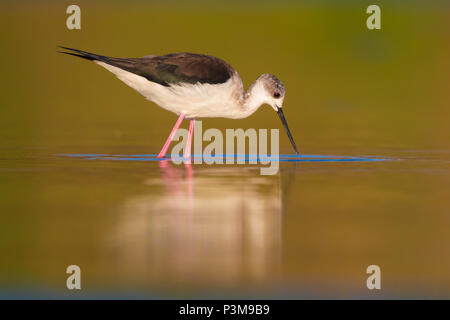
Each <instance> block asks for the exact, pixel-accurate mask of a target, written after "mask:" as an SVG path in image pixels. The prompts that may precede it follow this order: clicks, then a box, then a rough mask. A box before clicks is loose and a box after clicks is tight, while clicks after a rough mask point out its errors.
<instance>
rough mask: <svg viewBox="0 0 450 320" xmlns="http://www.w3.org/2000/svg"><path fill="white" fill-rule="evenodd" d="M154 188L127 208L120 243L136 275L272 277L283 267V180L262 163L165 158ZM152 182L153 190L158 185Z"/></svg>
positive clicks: (205, 279)
mask: <svg viewBox="0 0 450 320" xmlns="http://www.w3.org/2000/svg"><path fill="white" fill-rule="evenodd" d="M159 170H160V176H159V177H157V178H151V179H147V180H146V181H145V184H146V185H148V186H149V192H148V194H145V195H137V196H134V197H131V198H129V199H128V200H127V201H126V203H125V205H124V207H123V208H122V209H121V210H122V212H121V215H120V221H119V223H118V230H117V233H116V234H115V239H116V240H115V242H114V243H115V244H116V245H117V249H118V251H119V255H120V258H119V260H120V262H119V263H120V264H122V265H121V270H123V271H126V272H127V277H128V276H129V277H135V280H142V279H146V280H149V281H151V282H159V281H160V282H161V283H164V284H165V285H170V284H183V285H186V284H189V283H190V284H192V285H194V286H198V285H201V284H207V285H209V286H214V285H216V286H217V285H219V286H235V285H245V284H250V283H255V282H256V283H261V284H265V283H267V284H269V283H268V282H270V281H271V280H275V279H276V278H277V277H278V276H279V273H280V263H281V261H280V260H281V249H282V248H281V228H282V213H281V185H280V177H279V176H261V175H260V174H259V168H249V167H236V166H229V167H220V168H217V167H212V166H208V167H203V168H202V167H198V168H197V167H196V168H195V175H194V170H193V168H192V166H191V165H189V164H186V165H185V167H184V168H183V167H182V166H177V167H174V166H173V165H172V164H171V163H169V162H168V160H165V161H160V162H159ZM150 189H151V190H150Z"/></svg>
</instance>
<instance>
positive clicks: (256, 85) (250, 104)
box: [243, 79, 266, 117]
mask: <svg viewBox="0 0 450 320" xmlns="http://www.w3.org/2000/svg"><path fill="white" fill-rule="evenodd" d="M265 99H266V96H265V90H264V86H263V84H262V82H261V81H259V80H258V79H257V80H256V81H255V82H253V83H252V85H251V86H250V87H249V88H248V90H247V91H246V92H244V98H243V109H244V113H245V117H248V116H250V115H251V114H253V113H254V112H255V111H256V110H258V108H259V107H260V106H261V105H262V104H264V103H265Z"/></svg>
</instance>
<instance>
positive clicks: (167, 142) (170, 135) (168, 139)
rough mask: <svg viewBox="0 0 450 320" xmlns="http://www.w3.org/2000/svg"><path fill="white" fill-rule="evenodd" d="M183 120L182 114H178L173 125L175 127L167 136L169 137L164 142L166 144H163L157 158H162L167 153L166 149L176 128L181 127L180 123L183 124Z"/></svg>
mask: <svg viewBox="0 0 450 320" xmlns="http://www.w3.org/2000/svg"><path fill="white" fill-rule="evenodd" d="M183 119H184V114H180V116H179V117H178V120H177V122H176V123H175V125H174V126H173V129H172V131H171V132H170V134H169V137H168V138H167V140H166V143H164V146H163V148H162V149H161V152H160V153H159V154H158V158H164V157H165V155H166V153H167V149H169V146H170V143H171V142H172V139H173V137H174V136H175V133H176V132H177V130H178V128H179V127H180V125H181V122H183Z"/></svg>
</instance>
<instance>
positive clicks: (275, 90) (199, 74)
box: [61, 47, 298, 159]
mask: <svg viewBox="0 0 450 320" xmlns="http://www.w3.org/2000/svg"><path fill="white" fill-rule="evenodd" d="M61 48H63V49H66V50H69V51H72V52H61V53H65V54H70V55H73V56H77V57H80V58H84V59H87V60H91V61H93V62H95V63H97V64H98V65H101V66H102V67H104V68H106V69H107V70H109V71H111V72H112V73H114V74H115V75H116V76H117V77H118V78H119V79H120V80H122V81H123V82H125V83H126V84H127V85H129V86H130V87H131V88H133V89H135V90H136V91H138V92H139V93H141V94H142V95H143V96H144V97H146V98H147V99H148V100H150V101H152V102H154V103H156V104H157V105H159V106H160V107H162V108H164V109H166V110H168V111H171V112H173V113H175V114H177V115H178V120H177V122H176V123H175V126H174V127H173V129H172V131H171V132H170V135H169V137H168V138H167V140H166V142H165V144H164V146H163V148H162V149H161V152H160V153H159V155H158V157H159V158H164V157H165V155H166V152H167V149H168V148H169V145H170V143H171V141H172V139H173V137H174V135H175V132H176V130H177V129H178V128H179V126H180V124H181V122H182V121H183V119H184V118H187V119H190V123H189V133H188V138H187V143H186V148H185V153H184V158H186V159H190V157H191V144H192V135H193V130H194V123H195V119H196V118H216V117H217V118H220V117H221V118H231V119H241V118H246V117H248V116H250V115H251V114H252V113H253V112H255V111H256V110H257V109H258V108H259V107H260V106H261V105H263V104H269V105H270V106H271V107H272V108H273V109H274V110H275V111H276V112H277V113H278V116H279V117H280V119H281V122H282V123H283V125H284V127H285V128H286V132H287V135H288V137H289V140H290V141H291V143H292V146H293V147H294V150H295V152H296V153H297V154H298V151H297V147H296V145H295V142H294V139H293V138H292V135H291V132H290V131H289V127H288V124H287V122H286V119H285V117H284V114H283V109H282V106H283V100H284V95H285V89H284V86H283V84H282V83H281V81H280V80H279V79H278V78H277V77H275V76H274V75H271V74H267V73H266V74H263V75H261V76H260V77H259V78H258V79H256V81H255V82H253V84H252V85H251V86H250V87H249V89H248V90H247V91H244V85H243V84H242V80H241V77H240V76H239V74H238V73H237V71H236V70H234V69H233V68H232V67H231V66H230V65H229V64H228V63H226V62H225V61H223V60H221V59H219V58H216V57H213V56H208V55H203V54H194V53H171V54H167V55H163V56H155V55H149V56H145V57H143V58H112V57H106V56H101V55H97V54H93V53H89V52H85V51H81V50H77V49H72V48H67V47H61Z"/></svg>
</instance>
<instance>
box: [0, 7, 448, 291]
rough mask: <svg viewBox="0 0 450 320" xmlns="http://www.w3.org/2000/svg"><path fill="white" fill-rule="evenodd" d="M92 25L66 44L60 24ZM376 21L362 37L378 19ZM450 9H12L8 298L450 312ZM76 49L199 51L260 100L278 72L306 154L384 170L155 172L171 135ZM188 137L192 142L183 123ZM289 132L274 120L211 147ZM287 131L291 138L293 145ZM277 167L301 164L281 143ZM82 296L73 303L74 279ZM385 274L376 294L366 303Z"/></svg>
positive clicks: (267, 113)
mask: <svg viewBox="0 0 450 320" xmlns="http://www.w3.org/2000/svg"><path fill="white" fill-rule="evenodd" d="M71 4H77V5H78V6H80V8H81V30H68V29H67V27H66V19H67V17H68V16H69V15H68V14H66V8H67V7H68V6H69V5H71ZM370 4H377V5H379V6H380V8H381V30H368V29H367V27H366V19H367V17H368V16H369V15H368V14H366V8H367V7H368V6H369V5H370ZM449 9H450V8H449V5H448V2H445V1H375V2H374V1H372V2H370V1H356V0H355V1H325V0H321V1H214V2H212V1H189V2H184V1H154V2H152V1H76V2H72V1H2V2H1V3H0V21H1V30H2V31H1V33H2V39H3V41H1V43H0V48H1V50H0V57H1V59H0V66H1V70H2V76H1V77H0V86H1V88H2V90H1V91H2V95H1V96H0V297H2V298H5V297H61V296H64V297H69V298H70V297H105V296H109V297H144V298H152V297H184V298H187V297H211V296H216V297H228V296H232V297H257V296H264V297H292V298H298V297H319V298H323V297H325V298H329V297H344V298H345V297H368V298H373V297H442V298H448V297H449V295H450V271H449V270H450V255H449V250H450V242H449V240H450V239H449V237H450V236H449V234H450V233H449V231H450V228H449V223H450V215H449V210H448V208H449V205H450V200H449V197H448V194H449V191H450V181H449V177H450V175H449V173H450V171H449V169H450V166H449V164H450V148H449V147H450V142H449V141H450V140H449V138H450V130H449V127H448V119H449V116H450V109H449V108H448V101H449V98H450V90H449V70H450V59H449V54H450V42H449V39H450V37H449V36H450V35H449V30H450V22H449V21H450V10H449ZM58 45H63V46H68V47H72V48H77V49H81V50H86V51H89V52H94V53H98V54H102V55H108V56H114V57H141V56H144V55H148V54H157V55H159V54H166V53H171V52H184V51H187V52H195V53H204V54H210V55H215V56H217V57H220V58H222V59H224V60H226V61H227V62H228V63H230V64H231V65H232V66H233V67H234V68H235V69H236V70H237V71H238V72H239V74H240V76H241V77H242V79H243V81H244V85H245V86H246V87H248V86H249V85H250V84H251V83H252V82H253V81H254V80H255V79H256V78H257V77H258V76H259V75H260V74H262V73H273V74H275V75H276V76H277V77H279V78H280V79H281V80H282V81H283V83H284V85H285V87H286V92H287V93H286V99H285V102H284V107H285V108H284V110H285V114H286V117H287V119H288V121H289V125H290V127H291V131H292V132H293V134H294V137H295V139H296V142H297V145H298V146H299V149H300V151H301V152H303V153H305V154H321V155H341V156H367V155H372V156H382V157H385V158H389V159H391V160H392V161H387V162H382V163H381V162H380V163H356V162H355V163H320V162H315V163H312V162H311V163H297V164H295V163H282V164H281V168H280V172H279V174H278V175H275V176H260V175H259V168H258V167H257V166H254V165H253V166H249V165H246V166H225V165H224V166H219V165H214V166H207V165H202V166H194V169H193V172H190V171H188V170H186V169H185V168H184V167H183V166H174V165H172V164H161V163H156V162H152V163H148V162H137V161H135V162H133V161H106V160H91V161H87V160H84V159H68V158H62V157H58V155H59V154H64V153H84V154H89V153H92V154H149V153H150V154H154V153H157V152H158V151H159V149H160V147H161V146H162V144H163V143H164V141H165V138H166V136H167V135H168V133H169V131H170V128H171V127H172V125H173V123H174V122H175V121H176V116H175V115H173V114H171V113H169V112H167V111H165V110H163V109H161V108H159V107H157V106H156V105H154V104H153V103H150V102H148V101H146V100H145V99H144V97H142V96H141V95H139V94H138V93H137V92H135V91H134V90H132V89H131V88H129V87H127V86H126V85H125V84H123V83H122V82H121V81H119V80H118V79H116V78H115V76H114V75H113V74H111V73H109V72H108V71H106V70H105V69H103V68H100V67H98V66H96V65H94V64H93V63H89V62H88V61H84V60H82V59H76V58H74V57H69V56H66V55H61V54H58V53H57V50H58V49H57V46H58ZM184 127H186V124H184ZM212 127H214V128H219V129H221V130H225V128H244V129H245V128H280V123H279V120H278V119H277V116H276V115H275V114H274V112H273V110H272V109H271V108H270V107H268V106H265V107H262V108H261V109H260V110H258V111H257V112H256V113H255V114H253V115H252V116H251V117H249V118H247V119H243V120H229V119H206V120H205V121H203V129H204V130H206V129H207V128H212ZM281 130H282V129H281ZM280 137H281V138H280V139H281V141H280V145H281V146H280V148H281V150H280V152H282V153H290V152H292V151H291V146H290V144H289V141H288V139H287V137H286V136H285V135H284V133H283V132H281V133H280ZM70 264H76V265H79V266H80V267H81V270H82V286H83V288H82V290H81V291H77V292H73V291H69V290H67V289H66V287H65V283H66V278H67V276H68V275H67V274H66V273H65V270H66V267H67V266H68V265H70ZM371 264H376V265H379V266H380V267H381V272H382V290H380V291H376V292H375V291H369V290H367V288H366V278H367V277H368V275H367V274H366V268H367V266H369V265H371Z"/></svg>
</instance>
